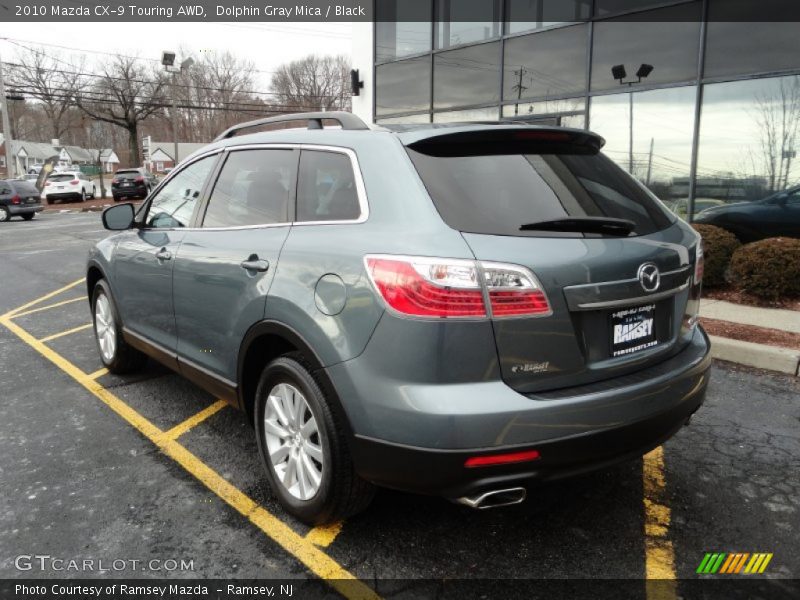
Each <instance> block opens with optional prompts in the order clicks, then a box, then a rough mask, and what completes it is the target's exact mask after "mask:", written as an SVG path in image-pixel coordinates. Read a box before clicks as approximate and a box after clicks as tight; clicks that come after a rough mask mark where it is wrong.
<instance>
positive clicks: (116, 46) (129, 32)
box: [0, 22, 351, 89]
mask: <svg viewBox="0 0 800 600" xmlns="http://www.w3.org/2000/svg"><path fill="white" fill-rule="evenodd" d="M78 30H83V31H85V32H87V35H83V34H79V33H77V32H78ZM0 37H8V38H9V40H7V41H0V52H2V58H3V60H5V61H12V60H13V59H14V57H15V55H16V54H17V52H18V51H20V50H22V49H21V48H20V47H19V46H18V45H15V44H22V45H25V46H37V47H38V46H39V44H55V45H60V46H69V47H72V48H80V49H85V50H88V51H91V52H87V53H85V54H86V59H87V65H89V64H91V62H93V61H94V60H97V59H102V58H103V55H102V54H96V53H98V52H112V53H113V52H119V53H121V54H128V55H133V56H141V57H142V58H149V59H155V60H158V61H160V60H161V51H162V50H179V49H180V48H188V49H190V50H191V51H192V52H193V53H195V55H196V56H199V55H200V53H201V52H203V51H218V52H221V51H225V50H229V51H230V52H231V53H233V54H236V55H238V56H240V57H242V58H247V59H249V60H251V61H252V62H253V64H254V65H255V68H256V69H258V70H259V71H261V73H259V74H258V77H259V79H260V80H259V82H258V83H259V84H260V85H262V86H264V89H266V86H267V85H268V83H269V77H270V72H271V71H274V70H275V68H276V67H278V66H279V65H281V64H282V63H285V62H288V61H290V60H295V59H298V58H302V57H304V56H306V55H308V54H314V53H316V54H345V55H347V56H350V54H351V41H350V37H351V24H350V23H297V22H295V23H287V24H283V23H271V22H270V23H174V22H172V23H82V24H78V23H71V24H67V23H16V24H14V27H13V29H12V28H6V29H5V32H4V33H0ZM12 41H13V42H14V43H12ZM43 49H44V50H45V51H47V52H48V53H50V52H54V53H55V52H61V53H63V54H81V52H79V51H72V50H67V49H59V48H54V47H48V46H44V47H43ZM182 58H183V57H180V56H179V57H178V59H179V60H182Z"/></svg>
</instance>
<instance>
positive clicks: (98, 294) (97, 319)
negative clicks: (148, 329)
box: [92, 279, 147, 375]
mask: <svg viewBox="0 0 800 600" xmlns="http://www.w3.org/2000/svg"><path fill="white" fill-rule="evenodd" d="M92 315H93V316H94V337H95V341H96V342H97V349H98V350H99V351H100V360H102V361H103V365H104V366H105V367H106V368H107V369H108V370H109V371H111V372H112V373H116V374H120V375H121V374H124V373H133V372H135V371H139V370H140V369H141V368H142V367H143V366H144V363H145V362H146V361H147V357H146V356H145V355H144V354H142V353H141V352H139V351H138V350H137V349H136V348H134V347H133V346H131V345H130V344H128V343H127V342H126V341H125V340H124V339H123V337H122V322H121V321H120V318H119V313H118V312H117V307H116V305H115V304H114V300H113V298H112V297H111V290H110V289H109V287H108V284H107V283H106V282H105V280H103V279H101V280H100V281H98V282H97V283H96V284H95V286H94V293H93V294H92Z"/></svg>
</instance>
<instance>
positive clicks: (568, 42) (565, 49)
mask: <svg viewBox="0 0 800 600" xmlns="http://www.w3.org/2000/svg"><path fill="white" fill-rule="evenodd" d="M588 34H589V29H588V25H575V26H573V27H565V28H561V29H557V30H554V31H543V32H541V33H534V34H532V35H526V36H522V37H517V38H513V39H510V40H507V41H506V44H505V53H506V56H505V62H504V69H505V73H504V75H503V100H506V101H507V100H514V99H525V98H547V97H552V96H567V95H572V94H581V93H585V91H586V46H587V44H588Z"/></svg>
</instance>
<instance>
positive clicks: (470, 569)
mask: <svg viewBox="0 0 800 600" xmlns="http://www.w3.org/2000/svg"><path fill="white" fill-rule="evenodd" d="M106 234H107V232H105V231H103V230H102V227H101V225H100V215H99V214H98V213H83V214H80V213H79V214H58V213H50V212H48V213H42V214H40V215H38V216H37V218H36V219H34V220H33V221H31V222H24V221H19V220H14V221H11V222H8V223H2V224H0V315H2V314H3V313H7V312H9V311H12V310H14V309H17V308H18V307H21V306H23V305H26V304H29V303H30V302H32V301H34V300H36V299H39V298H42V297H43V296H46V295H49V294H51V293H52V292H54V291H57V290H60V289H62V288H65V287H66V289H63V290H62V291H60V292H58V293H57V294H54V295H52V296H50V297H48V298H44V299H42V300H40V301H39V302H38V303H36V304H31V305H30V306H28V307H27V308H24V309H20V310H17V311H16V315H11V316H9V315H7V316H6V317H0V386H1V387H0V389H2V399H3V400H2V402H0V456H2V457H3V458H2V461H1V462H0V481H2V494H0V578H2V579H17V578H54V577H69V578H76V577H78V578H80V577H98V576H108V575H113V576H114V577H143V578H157V577H165V576H167V577H170V578H242V579H264V578H276V579H282V578H294V579H298V580H300V579H303V580H306V579H307V580H309V582H310V583H308V584H307V585H309V586H311V587H309V588H307V589H309V590H312V589H313V590H319V585H320V578H325V577H330V578H332V579H341V578H345V577H349V576H353V577H355V578H357V579H358V580H360V581H361V582H363V583H364V584H365V585H366V586H368V587H369V588H370V589H372V590H375V591H376V593H377V594H378V595H382V596H385V597H418V596H419V595H424V590H431V595H432V596H433V595H437V592H435V591H434V589H435V588H436V586H437V585H440V584H441V582H443V581H453V582H454V583H453V586H455V585H457V582H458V580H468V581H470V582H472V583H471V584H470V585H477V584H476V582H477V581H479V580H481V581H482V582H483V584H484V585H486V584H487V582H490V583H491V585H493V586H497V587H492V588H488V591H487V592H486V594H488V596H487V597H491V596H492V591H493V590H494V591H498V590H501V589H502V585H503V584H504V582H502V581H500V580H504V579H512V580H529V581H534V580H535V581H536V583H537V585H539V586H542V585H546V584H547V582H560V584H562V585H563V584H565V582H569V583H574V582H576V581H578V582H582V583H580V585H583V586H584V588H585V589H584V588H581V589H584V591H587V590H590V589H592V587H591V586H596V585H600V584H597V583H595V582H592V581H590V580H594V579H604V580H607V582H606V584H607V585H609V586H611V587H608V590H609V592H614V591H615V590H616V592H617V593H618V594H617V597H621V595H619V592H620V590H625V591H626V593H627V592H629V595H628V596H627V597H637V598H645V597H646V598H650V597H656V596H655V595H654V594H656V593H657V594H658V595H659V596H658V597H663V598H677V597H680V596H684V597H691V596H692V590H693V589H695V586H696V585H698V583H697V582H698V581H701V582H702V581H707V580H708V579H714V580H715V581H717V582H718V585H719V586H727V587H726V588H725V589H726V590H730V591H732V590H735V589H740V588H742V589H744V588H745V587H746V586H751V587H750V588H748V589H750V591H753V590H757V589H762V588H759V587H758V586H760V585H761V584H762V583H763V582H764V581H772V582H773V583H774V582H775V581H777V585H773V586H772V587H769V588H763V589H764V590H766V591H761V592H759V593H763V594H766V596H763V597H782V596H781V595H783V594H785V597H791V596H792V595H793V594H794V593H796V592H797V587H792V586H796V584H797V581H796V580H797V578H800V552H798V550H800V548H798V541H797V540H798V538H799V537H800V383H798V380H797V379H796V378H793V377H789V376H783V375H779V374H770V373H767V372H763V371H757V370H753V369H749V368H745V367H739V366H736V365H732V364H729V363H715V365H714V367H713V371H712V375H711V382H710V384H709V392H708V395H707V400H706V403H705V405H704V406H703V407H702V408H701V409H700V411H699V412H698V413H697V414H696V415H695V417H694V418H693V420H692V422H691V425H690V426H688V427H685V428H684V429H683V430H681V431H680V432H679V433H678V434H677V435H676V436H675V437H674V438H673V439H672V440H670V441H669V442H667V443H666V444H665V445H664V447H663V449H662V450H660V451H658V452H656V453H654V454H652V455H650V456H648V458H647V459H644V460H635V461H632V462H628V463H625V464H622V465H619V466H616V467H613V468H610V469H607V470H604V471H600V472H596V473H591V474H588V475H585V476H581V477H578V478H574V479H570V480H565V481H560V482H556V483H552V484H549V485H547V486H545V487H539V488H535V489H533V490H531V493H530V494H529V496H528V500H527V501H526V502H525V503H524V504H522V505H519V506H514V507H510V508H507V509H496V510H490V511H472V510H470V509H467V508H465V507H461V506H457V505H454V504H451V503H449V502H446V501H444V500H441V499H438V498H427V497H422V496H414V495H409V494H401V493H398V492H393V491H389V490H382V491H380V492H379V493H378V495H377V497H376V499H375V502H374V503H373V505H372V506H371V507H370V508H369V509H368V510H367V511H366V512H365V513H363V514H361V515H359V516H357V517H354V518H352V519H350V520H348V521H346V522H344V523H341V524H338V525H337V526H334V527H328V528H316V529H310V528H309V527H307V526H305V525H303V524H301V523H299V522H297V521H296V520H294V519H292V518H291V517H288V516H287V515H286V514H285V513H283V512H282V511H281V509H280V507H279V506H278V504H277V503H276V502H275V500H274V499H273V497H272V495H271V493H270V491H269V489H268V487H267V486H266V484H265V480H264V477H263V475H262V471H261V465H260V463H259V461H258V457H257V452H256V444H255V440H254V438H253V433H252V429H251V428H250V427H249V425H248V424H247V423H246V422H245V419H244V417H243V416H242V415H241V414H239V413H238V412H236V411H235V410H234V409H232V408H230V407H225V406H223V405H221V404H218V403H217V401H216V399H215V398H213V397H211V396H209V395H208V394H206V393H205V392H203V391H201V390H199V389H198V388H196V387H194V386H193V385H192V384H190V383H189V382H187V381H186V380H184V379H182V378H181V377H180V376H178V375H176V374H173V373H171V372H169V371H168V370H166V369H164V368H162V367H160V366H158V365H155V364H154V363H152V362H151V363H150V364H149V365H148V367H147V368H146V369H145V371H144V372H143V373H141V374H138V375H136V376H131V377H124V378H123V377H116V376H113V375H110V374H105V373H103V372H102V370H101V367H102V364H101V363H100V360H99V358H98V355H97V350H96V347H95V345H94V341H93V337H92V330H91V328H89V327H87V326H88V324H89V323H90V321H91V317H90V313H89V308H88V303H87V302H86V301H85V298H84V296H85V288H84V286H83V284H81V283H76V282H77V280H79V279H80V278H81V277H82V276H83V274H84V272H83V269H84V261H85V257H86V252H87V250H88V248H89V247H90V246H91V244H92V243H94V242H95V241H97V240H99V239H101V238H103V237H105V235H106ZM71 284H74V285H72V287H67V286H70V285H71ZM706 553H726V554H735V553H742V554H745V553H747V554H749V555H750V554H755V553H764V554H772V557H771V558H770V561H769V564H768V566H767V568H766V569H765V571H764V573H762V574H748V575H744V574H741V573H740V574H729V575H720V574H717V575H698V574H697V573H696V571H697V569H698V566H699V565H700V563H701V561H702V560H703V559H704V556H705V555H706ZM31 555H48V556H51V557H57V558H63V559H66V560H70V559H75V560H78V559H80V560H83V559H89V560H94V561H96V562H95V568H92V569H89V570H85V569H84V570H78V571H66V570H56V569H54V568H53V565H52V564H49V565H48V566H47V567H43V568H40V567H41V565H39V564H35V565H33V566H32V567H31V568H29V569H26V568H25V565H26V563H25V559H23V560H22V563H21V564H20V559H19V557H20V556H31ZM115 559H117V560H118V559H122V560H125V561H126V563H125V566H124V567H123V568H121V569H116V568H113V567H112V568H109V564H111V561H113V560H115ZM100 560H104V561H105V563H104V565H103V566H104V567H106V568H105V569H102V570H98V569H97V568H96V566H97V561H100ZM132 560H134V561H141V562H137V563H131V562H130V561H132ZM169 560H172V561H174V562H175V564H176V565H178V567H176V568H175V569H172V568H170V567H172V566H173V563H172V562H168V563H167V565H166V567H165V566H164V563H165V562H167V561H169ZM150 561H156V563H153V564H150ZM181 561H183V563H186V565H185V568H180V565H181V564H182V563H181ZM188 563H191V564H190V565H189V564H188ZM118 564H121V563H118ZM142 564H144V565H146V566H145V567H142ZM154 565H155V566H156V567H158V568H153V567H154ZM21 567H22V568H21ZM654 577H666V578H667V580H666V583H665V585H663V586H662V587H660V588H658V589H655V588H652V587H650V586H648V585H647V583H646V579H647V578H654ZM672 578H676V579H675V580H674V581H670V580H671V579H672ZM661 583H664V582H661ZM426 586H427V587H426ZM301 589H302V588H301ZM323 589H325V590H328V592H329V593H330V594H331V595H335V594H336V593H344V594H345V595H350V594H348V592H347V591H346V590H344V588H342V587H341V586H340V587H337V586H336V585H334V586H333V587H331V588H328V587H326V586H325V585H323ZM365 589H366V588H365ZM483 589H486V588H483ZM542 589H544V588H542ZM576 589H577V588H576ZM594 589H606V588H594ZM718 589H722V587H719V588H718ZM343 590H344V591H343ZM664 594H666V595H664ZM353 595H356V594H353ZM572 595H573V596H577V593H575V589H573V594H572ZM595 595H597V594H595ZM749 595H753V594H749ZM756 595H757V594H756ZM600 596H601V597H602V594H600ZM550 597H558V596H553V595H552V594H551V595H550Z"/></svg>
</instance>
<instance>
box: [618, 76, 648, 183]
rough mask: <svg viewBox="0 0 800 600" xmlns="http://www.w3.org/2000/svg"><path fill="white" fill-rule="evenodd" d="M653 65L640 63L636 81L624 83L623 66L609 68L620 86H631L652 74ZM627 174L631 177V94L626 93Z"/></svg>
mask: <svg viewBox="0 0 800 600" xmlns="http://www.w3.org/2000/svg"><path fill="white" fill-rule="evenodd" d="M653 68H654V67H653V65H648V64H647V63H642V64H641V65H639V68H638V69H637V70H636V80H629V81H625V78H626V77H627V76H628V72H627V71H626V70H625V65H614V66H613V67H611V75H612V77H614V79H616V80H617V81H619V84H620V85H627V86H628V87H630V86H632V85H633V84H634V83H641V82H642V79H646V78H647V76H648V75H650V73H652V72H653ZM628 104H629V108H628V172H630V174H631V175H633V92H630V91H629V92H628Z"/></svg>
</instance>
